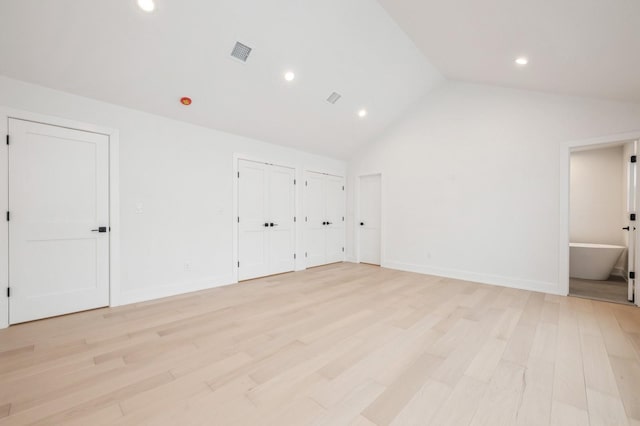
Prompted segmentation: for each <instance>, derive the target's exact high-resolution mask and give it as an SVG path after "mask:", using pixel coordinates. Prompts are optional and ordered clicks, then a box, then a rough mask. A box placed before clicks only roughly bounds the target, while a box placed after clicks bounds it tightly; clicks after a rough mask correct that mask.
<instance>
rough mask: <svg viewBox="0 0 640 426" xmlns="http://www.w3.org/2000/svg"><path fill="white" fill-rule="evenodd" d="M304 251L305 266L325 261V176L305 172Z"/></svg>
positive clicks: (309, 266) (320, 263) (312, 265)
mask: <svg viewBox="0 0 640 426" xmlns="http://www.w3.org/2000/svg"><path fill="white" fill-rule="evenodd" d="M304 193H305V197H304V211H305V218H304V219H305V233H304V241H305V253H306V256H307V258H306V259H307V267H308V268H311V267H314V266H318V265H324V264H325V263H327V262H326V258H327V255H326V241H325V239H326V238H325V229H326V225H325V223H326V222H327V219H326V217H325V176H324V175H322V174H320V173H314V172H307V173H306V176H305V188H304Z"/></svg>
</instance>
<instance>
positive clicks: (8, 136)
mask: <svg viewBox="0 0 640 426" xmlns="http://www.w3.org/2000/svg"><path fill="white" fill-rule="evenodd" d="M7 145H9V135H7Z"/></svg>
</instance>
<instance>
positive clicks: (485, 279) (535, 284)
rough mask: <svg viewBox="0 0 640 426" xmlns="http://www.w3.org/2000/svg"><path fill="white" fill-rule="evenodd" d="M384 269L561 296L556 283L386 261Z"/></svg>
mask: <svg viewBox="0 0 640 426" xmlns="http://www.w3.org/2000/svg"><path fill="white" fill-rule="evenodd" d="M382 266H383V267H385V268H389V269H397V270H400V271H406V272H417V273H419V274H425V275H435V276H438V277H445V278H453V279H456V280H463V281H472V282H477V283H482V284H490V285H496V286H500V287H509V288H517V289H520V290H529V291H537V292H541V293H549V294H557V295H561V296H566V294H563V293H562V292H561V291H560V289H559V286H558V284H557V283H550V282H544V281H534V280H524V279H522V278H511V277H505V276H502V275H491V274H483V273H477V272H469V271H461V270H457V269H447V268H438V267H433V266H426V265H415V264H410V263H403V262H397V261H387V262H384V264H383V265H382Z"/></svg>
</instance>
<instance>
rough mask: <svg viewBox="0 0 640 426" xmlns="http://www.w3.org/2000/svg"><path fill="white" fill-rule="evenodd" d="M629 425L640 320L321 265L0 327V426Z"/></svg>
mask: <svg viewBox="0 0 640 426" xmlns="http://www.w3.org/2000/svg"><path fill="white" fill-rule="evenodd" d="M24 424H36V425H58V424H64V425H92V426H93V425H278V426H282V425H306V424H314V425H360V426H373V425H378V426H381V425H430V424H433V425H438V426H442V425H492V426H497V425H547V424H549V425H562V426H566V425H636V426H637V425H640V310H639V309H637V308H634V307H630V306H624V305H616V304H610V303H603V302H597V301H591V300H585V299H579V298H571V297H558V296H550V295H544V294H541V293H532V292H528V291H521V290H514V289H507V288H501V287H492V286H488V285H481V284H476V283H470V282H464V281H457V280H451V279H445V278H438V277H432V276H425V275H418V274H413V273H406V272H399V271H392V270H387V269H383V268H378V267H374V266H369V265H354V264H347V263H344V264H336V265H329V266H326V267H320V268H314V269H310V270H307V271H304V272H298V273H292V274H285V275H280V276H275V277H269V278H264V279H259V280H254V281H250V282H246V283H242V284H239V285H233V286H227V287H222V288H217V289H213V290H208V291H203V292H198V293H192V294H188V295H183V296H177V297H173V298H168V299H163V300H158V301H153V302H148V303H141V304H137V305H129V306H124V307H119V308H112V309H101V310H96V311H91V312H84V313H79V314H74V315H68V316H64V317H59V318H52V319H48V320H43V321H38V322H33V323H28V324H22V325H18V326H14V327H11V328H9V329H6V330H1V331H0V425H24Z"/></svg>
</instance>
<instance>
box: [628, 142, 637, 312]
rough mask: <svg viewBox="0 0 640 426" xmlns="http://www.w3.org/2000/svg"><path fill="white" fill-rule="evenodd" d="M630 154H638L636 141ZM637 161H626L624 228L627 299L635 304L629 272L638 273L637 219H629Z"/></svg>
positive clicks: (632, 210) (633, 203) (633, 207)
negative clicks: (625, 212) (625, 216)
mask: <svg viewBox="0 0 640 426" xmlns="http://www.w3.org/2000/svg"><path fill="white" fill-rule="evenodd" d="M630 154H631V155H632V157H631V158H637V154H638V142H637V141H635V142H633V143H632V146H631V152H630ZM637 164H638V163H637V162H635V161H631V160H630V161H629V162H628V163H627V219H628V222H627V227H628V228H626V229H628V231H629V232H628V239H627V255H628V259H627V265H628V269H629V274H628V275H627V278H628V290H627V300H629V301H630V302H633V301H634V300H635V303H636V305H638V304H639V303H640V300H638V295H639V294H640V293H639V292H638V289H637V288H636V287H637V286H636V282H637V281H636V279H635V278H631V272H633V273H634V275H635V274H637V273H638V268H637V260H636V253H637V242H636V239H637V229H636V226H637V225H636V224H637V223H638V221H637V220H636V221H632V220H630V218H631V214H636V212H637V193H638V182H637V179H638V176H637V173H638V165H637Z"/></svg>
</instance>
